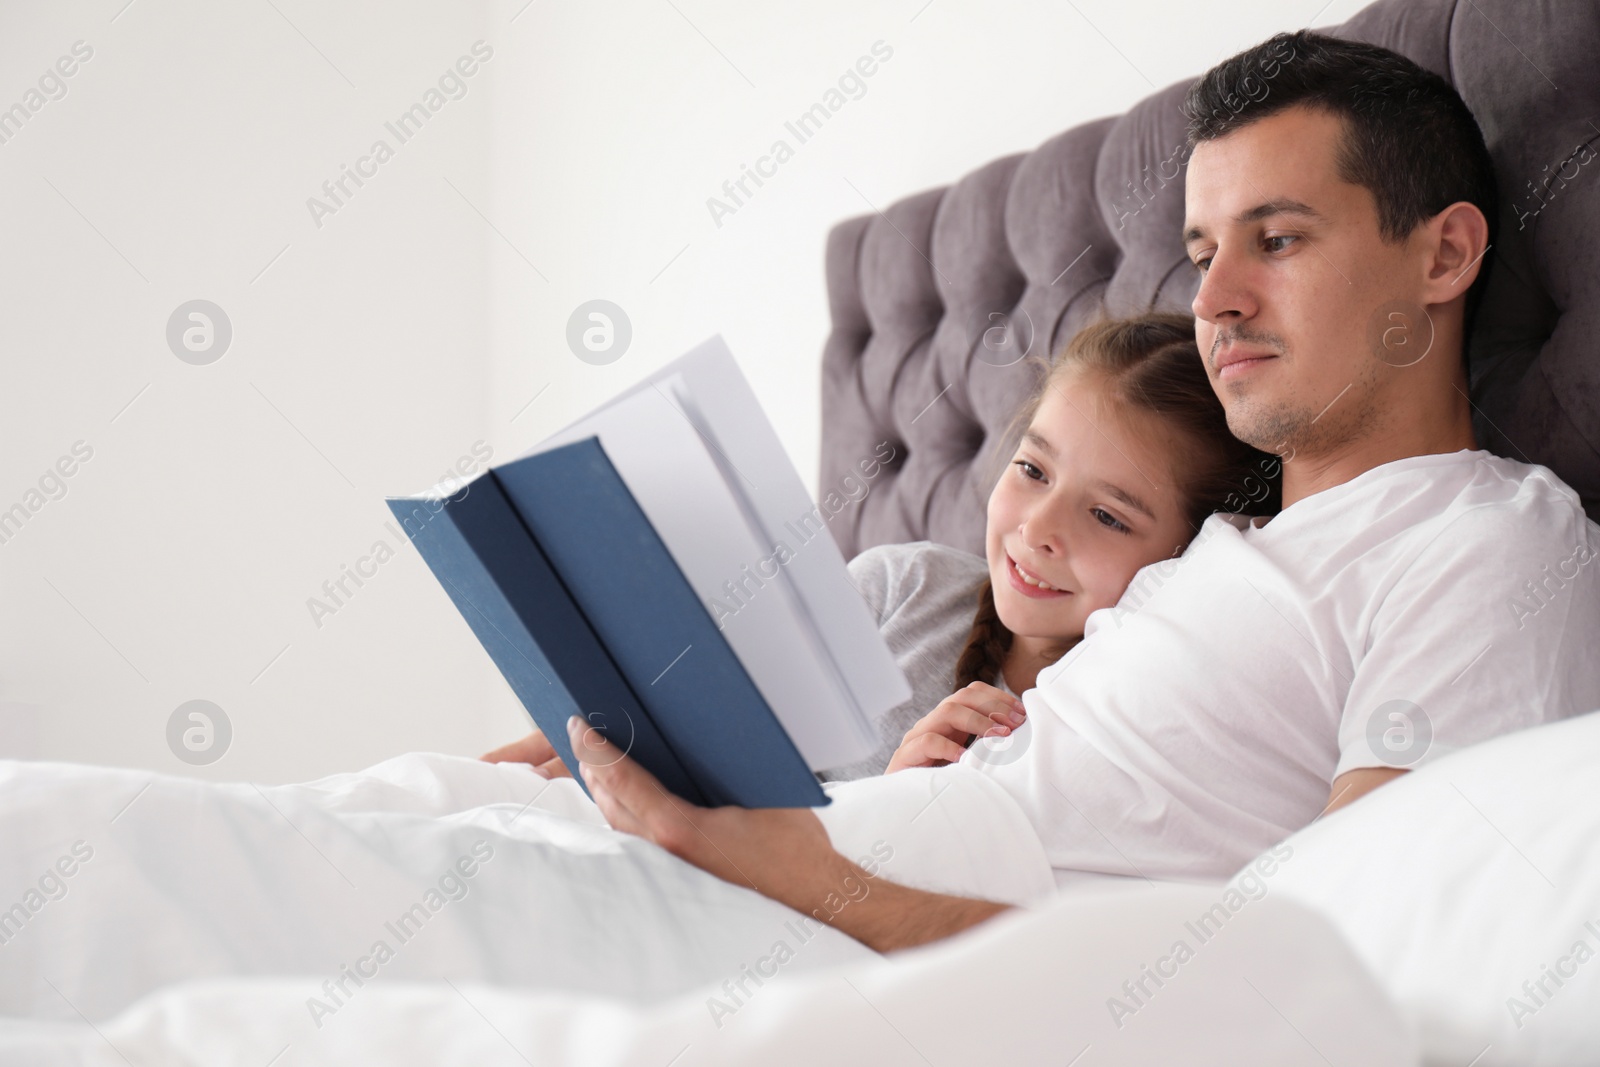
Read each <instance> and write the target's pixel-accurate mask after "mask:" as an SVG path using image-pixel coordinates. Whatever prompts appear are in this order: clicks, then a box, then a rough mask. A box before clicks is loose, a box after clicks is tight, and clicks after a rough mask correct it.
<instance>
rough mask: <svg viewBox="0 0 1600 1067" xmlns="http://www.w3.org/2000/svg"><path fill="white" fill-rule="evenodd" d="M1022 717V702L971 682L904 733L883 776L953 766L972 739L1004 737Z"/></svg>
mask: <svg viewBox="0 0 1600 1067" xmlns="http://www.w3.org/2000/svg"><path fill="white" fill-rule="evenodd" d="M1026 718H1027V711H1026V710H1025V709H1024V708H1023V706H1022V701H1020V700H1018V699H1017V698H1016V697H1014V696H1011V695H1010V694H1008V693H1005V692H1002V691H1001V690H999V689H996V688H995V687H994V686H992V685H988V684H985V683H984V682H973V683H971V684H969V685H968V686H967V687H966V688H964V689H958V690H956V691H955V692H954V693H951V694H950V695H949V696H947V697H945V698H944V700H942V701H940V703H939V706H938V707H936V708H934V709H933V710H932V711H930V712H928V714H926V715H924V716H923V717H922V718H921V719H919V720H917V724H916V725H915V726H913V727H912V728H911V729H909V730H907V731H906V736H905V737H904V738H902V739H901V741H900V747H899V748H898V749H896V750H895V753H894V756H893V757H892V758H891V759H890V760H889V766H888V767H887V768H886V769H885V770H884V772H883V773H884V774H893V773H894V772H895V771H900V770H904V769H905V768H907V767H942V766H944V765H945V764H947V763H955V762H956V761H957V760H959V759H960V758H961V754H962V753H963V752H965V751H966V747H967V745H969V744H971V743H972V739H973V738H974V737H1006V736H1008V735H1010V733H1011V731H1012V730H1014V729H1016V728H1017V727H1018V726H1021V725H1022V723H1023V721H1024V720H1025V719H1026Z"/></svg>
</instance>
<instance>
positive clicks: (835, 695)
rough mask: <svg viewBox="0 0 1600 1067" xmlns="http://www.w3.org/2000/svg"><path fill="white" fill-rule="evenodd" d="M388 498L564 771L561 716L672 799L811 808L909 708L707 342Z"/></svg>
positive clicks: (813, 514)
mask: <svg viewBox="0 0 1600 1067" xmlns="http://www.w3.org/2000/svg"><path fill="white" fill-rule="evenodd" d="M388 504H389V507H390V510H391V511H392V512H393V513H394V515H395V517H396V519H397V520H398V521H399V523H400V525H401V526H402V528H403V529H404V530H405V532H406V535H407V537H408V538H409V539H410V540H411V542H412V543H413V544H414V545H415V546H416V547H417V549H418V551H419V553H420V554H421V556H422V558H423V560H424V561H425V562H426V563H427V565H428V567H429V568H430V569H431V570H432V571H433V573H434V575H435V576H436V577H437V578H438V580H439V582H440V585H441V586H442V587H443V589H444V591H445V592H446V594H447V595H449V597H450V599H451V601H452V602H453V603H454V604H455V606H456V608H457V609H458V610H459V611H460V612H461V615H462V617H463V618H464V619H465V620H466V622H467V624H468V626H469V627H470V628H471V629H472V631H473V633H474V634H475V635H476V636H477V637H478V639H479V641H480V642H481V643H482V644H483V647H484V649H485V650H486V651H487V652H488V654H489V656H490V658H491V659H492V660H493V661H494V663H495V665H496V666H497V667H498V668H499V669H500V672H501V674H502V675H503V676H504V677H505V679H506V681H507V683H508V684H509V685H510V687H511V689H512V691H513V692H514V693H515V694H516V696H517V697H518V699H519V700H520V701H521V702H522V704H523V706H524V707H525V708H526V709H527V711H528V713H529V715H530V716H531V717H532V719H533V721H534V723H535V724H536V725H537V726H538V727H539V728H540V729H541V730H542V731H544V734H545V736H546V737H547V738H548V739H549V740H550V742H551V744H552V746H553V747H554V748H555V749H556V752H557V753H558V754H559V755H560V756H561V758H562V760H563V762H565V763H567V765H568V766H569V767H571V766H574V759H573V753H572V750H571V747H570V744H569V742H568V739H567V731H566V722H567V719H568V718H569V717H570V716H571V715H573V714H578V715H582V716H583V717H584V719H585V720H586V721H587V722H588V723H589V725H590V727H591V728H593V729H595V730H597V731H599V732H600V733H602V734H603V735H605V736H606V737H607V738H608V739H609V740H611V741H612V742H613V743H615V744H616V745H617V746H618V748H620V749H622V750H623V751H625V752H627V753H628V754H629V755H630V756H632V757H633V758H635V759H637V760H638V761H639V762H640V763H641V764H642V765H643V766H644V767H645V768H646V769H647V770H649V771H650V772H651V773H653V774H655V775H656V777H657V778H659V779H660V780H661V782H662V784H663V786H664V787H666V788H667V789H669V790H671V791H672V792H674V793H676V794H678V795H679V796H682V797H683V798H684V799H686V800H691V801H693V802H695V803H698V804H704V805H709V806H718V805H723V804H737V805H740V806H742V807H812V806H819V805H822V804H826V803H827V802H828V801H827V795H826V794H825V793H824V792H823V791H822V789H821V788H820V786H819V785H818V783H817V780H816V776H815V774H814V772H815V771H820V770H826V769H828V768H831V767H836V766H840V765H843V764H846V763H850V762H854V761H856V760H859V759H863V758H865V757H867V756H868V755H870V754H871V753H872V752H873V751H874V750H875V749H876V748H877V745H878V743H879V739H878V737H877V734H876V731H875V729H874V726H873V724H874V723H875V722H876V721H877V718H878V716H879V715H880V714H881V713H882V712H884V711H886V710H888V709H889V708H892V707H894V706H896V705H898V704H900V703H903V702H904V701H905V700H907V699H909V697H910V695H911V693H910V686H909V685H908V684H907V682H906V679H905V676H904V675H903V674H902V672H901V671H900V669H899V668H898V666H897V665H896V664H895V662H894V659H893V656H892V655H891V654H890V652H889V649H888V647H887V645H886V644H885V643H884V641H883V638H882V637H881V636H880V635H879V633H878V629H877V623H876V620H875V619H874V618H873V617H872V615H871V613H870V612H869V611H868V610H867V607H866V604H865V603H864V602H863V601H862V600H861V598H860V595H859V594H858V593H857V592H856V590H855V587H854V585H853V584H852V583H851V582H850V578H849V574H848V572H847V570H846V568H845V564H844V558H843V556H842V555H841V554H840V552H839V550H838V547H837V545H836V544H835V543H834V541H833V539H832V537H831V535H829V534H828V531H827V528H826V525H827V518H826V516H825V515H824V513H823V512H822V511H820V510H819V509H818V508H817V506H816V505H815V504H814V503H813V502H812V501H811V498H810V495H809V494H808V493H807V491H806V489H805V486H804V483H803V482H802V481H801V479H800V477H799V474H798V473H797V472H796V471H795V469H794V466H793V464H792V463H791V462H790V461H789V458H788V456H787V454H786V453H785V452H784V450H783V447H782V444H781V442H780V441H779V440H778V437H777V434H776V432H775V431H774V430H773V428H772V425H771V423H770V422H769V421H768V420H767V418H766V416H765V414H764V413H763V412H762V410H761V407H760V404H759V403H758V402H757V400H756V397H755V394H754V392H753V390H751V389H750V386H749V383H748V382H747V381H746V380H745V378H744V376H743V374H742V373H741V372H740V371H739V368H738V364H737V363H736V362H735V361H734V359H733V356H732V354H731V353H730V352H729V351H728V349H727V346H726V345H725V344H724V343H723V342H722V339H721V338H720V337H713V338H711V339H710V340H708V341H706V342H705V343H703V344H701V345H699V346H697V347H696V348H695V349H693V350H691V351H690V352H689V353H687V354H685V355H684V356H682V357H680V358H678V359H677V360H674V361H673V362H671V363H669V364H668V365H667V366H665V367H664V368H662V369H661V370H660V371H658V372H656V373H655V374H653V375H650V376H649V377H647V378H646V379H644V380H643V381H642V382H640V383H638V384H637V385H635V386H633V387H631V388H629V389H627V390H625V391H623V392H622V393H621V394H619V395H618V396H616V397H614V398H612V399H611V400H610V401H608V402H606V403H605V404H603V405H601V406H600V407H599V408H597V409H595V410H594V411H592V412H590V413H589V414H587V415H585V416H584V417H582V418H580V419H578V420H577V421H576V422H574V423H572V424H570V425H569V426H567V427H566V428H564V429H562V430H561V431H559V432H557V433H555V434H553V435H551V436H550V437H548V438H546V439H545V440H544V441H542V442H540V443H539V444H538V445H536V446H535V447H534V448H533V449H531V450H529V451H528V452H526V453H524V454H523V455H521V456H519V457H518V458H516V459H514V460H512V461H510V462H507V463H504V464H501V465H498V466H496V467H493V468H491V469H489V470H488V471H485V472H484V473H482V474H480V475H479V476H478V477H477V478H475V479H473V480H472V481H470V482H468V483H466V484H465V485H464V486H459V487H436V489H435V490H434V491H430V492H429V493H424V494H421V495H418V496H413V497H396V498H390V499H389V500H388ZM580 784H581V779H580Z"/></svg>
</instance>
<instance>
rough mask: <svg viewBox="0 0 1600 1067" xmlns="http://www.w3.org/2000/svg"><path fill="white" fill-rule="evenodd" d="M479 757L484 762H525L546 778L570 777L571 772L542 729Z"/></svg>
mask: <svg viewBox="0 0 1600 1067" xmlns="http://www.w3.org/2000/svg"><path fill="white" fill-rule="evenodd" d="M481 758H482V759H483V761H484V762H485V763H527V764H529V765H531V766H532V767H533V769H534V771H535V772H536V773H538V774H541V775H543V776H544V777H546V778H571V777H572V772H571V771H569V770H568V769H567V765H566V764H565V763H562V762H561V757H560V756H557V755H556V750H555V747H554V746H553V745H551V744H550V742H549V740H548V739H547V738H546V737H545V736H544V731H543V730H535V731H533V733H531V734H529V735H528V736H527V737H524V738H523V739H522V740H520V741H513V742H511V743H510V744H509V745H501V746H500V747H499V748H497V749H495V750H494V751H493V752H485V753H484V754H483V756H482V757H481Z"/></svg>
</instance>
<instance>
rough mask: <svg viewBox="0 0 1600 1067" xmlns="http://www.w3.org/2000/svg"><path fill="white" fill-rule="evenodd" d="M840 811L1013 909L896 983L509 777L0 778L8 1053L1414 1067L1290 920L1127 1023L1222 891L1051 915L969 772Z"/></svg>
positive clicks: (1115, 901) (577, 802)
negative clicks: (265, 781)
mask: <svg viewBox="0 0 1600 1067" xmlns="http://www.w3.org/2000/svg"><path fill="white" fill-rule="evenodd" d="M896 783H897V784H896ZM834 788H835V790H837V792H836V794H835V795H836V796H837V797H838V802H837V803H836V804H835V805H833V806H832V807H831V808H829V809H823V810H824V818H825V822H826V823H827V825H828V827H829V832H830V834H831V835H832V836H833V838H834V841H835V844H836V845H838V846H839V847H840V849H841V851H843V852H845V853H846V855H849V856H851V857H852V858H858V857H859V858H861V859H864V860H866V859H870V860H871V861H872V862H871V863H870V865H869V866H870V869H875V870H876V871H878V872H879V873H880V874H881V875H882V876H884V877H889V878H893V879H895V880H897V881H903V882H909V883H911V884H918V885H924V886H927V887H929V888H939V889H945V890H948V891H952V892H965V893H969V894H972V895H981V896H988V897H990V898H993V899H1005V900H1009V901H1014V902H1018V903H1022V902H1032V903H1033V904H1034V906H1035V910H1033V911H1031V912H1027V911H1024V912H1019V913H1016V914H1014V915H1013V916H1010V917H1007V918H1005V919H1003V920H1001V921H998V922H996V923H992V924H988V925H987V926H986V927H984V928H982V929H980V930H979V931H975V932H974V933H973V934H971V935H967V936H964V937H962V938H958V939H955V940H952V941H950V942H947V943H945V944H942V945H939V946H935V947H932V948H930V949H926V950H921V951H919V952H913V953H906V954H901V955H898V956H896V957H893V958H892V959H887V960H886V959H884V958H882V957H879V956H877V955H876V954H874V953H872V952H870V951H869V950H867V949H865V948H864V947H862V946H861V945H859V944H858V943H856V942H854V941H852V940H850V939H849V938H847V937H845V936H844V935H842V934H839V933H838V932H836V931H834V930H832V929H830V928H828V927H826V926H825V925H823V924H822V923H819V922H816V921H809V920H807V919H806V918H805V917H803V916H800V915H799V914H797V913H795V912H793V911H790V910H789V909H787V908H784V907H782V906H780V905H778V904H775V903H773V902H771V901H769V900H767V899H765V898H763V897H760V896H758V895H756V894H754V893H751V892H748V891H746V890H743V889H739V888H736V887H733V886H731V885H728V884H726V883H723V882H720V881H718V880H716V879H714V878H711V877H710V876H708V875H705V874H703V873H702V872H700V871H697V870H695V869H693V868H691V867H689V866H687V865H685V864H683V863H681V862H679V861H678V860H676V859H674V858H673V857H671V856H669V855H667V854H666V853H664V852H662V851H660V850H659V849H657V848H655V847H654V846H651V845H648V844H646V843H644V842H642V841H639V840H636V839H633V838H630V837H627V836H625V835H619V834H616V833H614V832H612V831H611V830H609V829H608V828H606V827H605V826H604V823H603V821H602V820H601V819H600V817H599V815H598V812H597V811H596V810H595V809H594V807H593V806H592V805H591V804H590V803H589V802H588V801H587V799H586V798H585V797H584V796H583V794H582V793H581V791H579V790H578V788H577V786H576V785H575V784H574V783H572V782H570V781H564V780H560V781H555V782H546V781H544V780H543V779H540V778H538V777H537V776H536V775H534V774H533V773H532V772H531V771H530V770H529V769H528V768H526V767H522V766H519V765H490V764H483V763H479V762H477V761H475V760H467V759H460V758H453V757H445V756H432V755H411V756H405V757H400V758H398V759H395V760H391V761H388V762H387V763H384V764H380V765H379V766H377V767H374V768H371V769H370V770H368V771H365V772H362V773H359V774H349V775H338V776H335V777H332V778H328V779H324V780H322V781H319V782H313V783H309V784H306V785H296V786H281V787H256V786H253V785H248V784H243V785H239V784H227V785H218V784H207V783H198V782H193V781H189V780H185V779H176V778H166V777H157V776H151V775H149V774H147V773H141V772H133V771H118V770H108V769H104V768H91V767H80V766H73V765H64V764H27V763H0V840H3V842H4V845H5V847H4V849H3V850H0V909H5V910H4V911H3V912H0V1017H3V1018H0V1062H3V1063H7V1064H10V1063H17V1064H24V1063H25V1064H48V1063H84V1064H91V1063H92V1064H98V1063H108V1064H109V1063H117V1064H121V1063H132V1064H143V1063H157V1062H162V1063H207V1064H211V1063H239V1064H250V1065H253V1067H265V1065H267V1064H273V1065H275V1067H290V1065H293V1064H311V1063H341V1064H349V1063H384V1064H402V1063H419V1064H424V1063H426V1064H436V1063H455V1062H460V1063H471V1064H484V1063H498V1062H505V1063H521V1062H528V1063H573V1064H590V1063H651V1064H660V1065H666V1064H669V1063H678V1064H683V1065H687V1064H690V1063H705V1062H749V1061H752V1060H760V1061H761V1062H816V1061H817V1059H818V1058H820V1057H822V1056H831V1057H835V1058H838V1057H844V1059H845V1061H846V1062H863V1061H866V1060H887V1061H889V1062H908V1063H956V1062H979V1061H987V1060H991V1059H993V1061H995V1062H999V1061H1008V1062H1032V1061H1035V1060H1037V1061H1039V1062H1045V1061H1048V1062H1056V1063H1069V1062H1077V1061H1075V1060H1074V1057H1075V1056H1080V1055H1081V1056H1082V1057H1083V1058H1082V1061H1081V1062H1082V1063H1083V1064H1084V1067H1088V1065H1090V1064H1094V1063H1102V1064H1103V1063H1139V1062H1155V1061H1157V1060H1165V1061H1167V1062H1174V1061H1175V1057H1180V1054H1181V1059H1182V1061H1183V1062H1190V1063H1237V1062H1262V1063H1266V1062H1271V1063H1279V1064H1291V1063H1321V1062H1323V1057H1324V1056H1328V1057H1334V1062H1361V1063H1368V1064H1382V1063H1405V1062H1411V1057H1410V1054H1409V1052H1408V1046H1407V1044H1406V1039H1405V1037H1404V1036H1403V1034H1402V1032H1401V1030H1400V1027H1399V1023H1398V1022H1397V1018H1396V1016H1395V1014H1394V1011H1393V1009H1392V1008H1391V1007H1390V1006H1389V1005H1388V1003H1387V1002H1386V1001H1385V999H1384V998H1383V996H1382V995H1381V994H1380V993H1379V992H1378V990H1377V988H1376V986H1375V985H1374V984H1373V982H1372V980H1371V979H1370V978H1369V977H1368V976H1367V975H1366V974H1365V972H1364V971H1362V970H1361V968H1360V966H1359V965H1358V964H1357V963H1356V962H1355V960H1354V957H1353V956H1352V955H1351V954H1350V952H1349V951H1348V950H1347V949H1346V948H1345V947H1344V945H1343V942H1342V941H1341V940H1340V939H1339V938H1338V937H1337V935H1335V934H1334V933H1333V932H1332V930H1331V928H1330V927H1329V926H1328V925H1327V924H1326V923H1324V922H1322V921H1321V920H1317V919H1314V918H1312V917H1311V916H1310V915H1309V914H1308V913H1306V912H1304V911H1302V910H1300V909H1299V908H1297V907H1295V906H1293V905H1290V904H1287V903H1283V902H1280V901H1277V900H1273V899H1268V900H1263V901H1262V902H1261V903H1260V905H1258V906H1255V907H1254V908H1253V909H1252V910H1250V911H1248V912H1246V913H1243V914H1241V916H1240V917H1239V918H1238V919H1236V920H1235V922H1234V924H1233V925H1231V926H1230V927H1229V930H1230V933H1229V935H1228V937H1227V938H1225V939H1224V938H1218V939H1217V940H1216V942H1215V943H1214V944H1213V945H1212V946H1209V947H1207V948H1206V949H1203V950H1201V951H1200V952H1199V953H1198V954H1197V957H1196V958H1195V959H1194V960H1193V961H1190V962H1186V963H1185V965H1184V966H1183V968H1182V969H1181V971H1180V972H1179V974H1178V976H1177V977H1175V978H1173V979H1171V980H1170V981H1169V982H1167V983H1165V984H1164V985H1163V986H1162V987H1161V988H1160V990H1159V993H1158V994H1157V995H1154V996H1152V997H1150V999H1148V1001H1145V1000H1142V999H1141V1001H1140V1003H1139V1010H1138V1012H1137V1013H1136V1014H1133V1015H1131V1016H1130V1015H1129V1013H1128V1012H1127V1011H1126V1010H1125V1009H1124V1010H1123V1011H1122V1012H1121V1013H1119V1012H1117V1011H1115V1010H1111V1009H1110V1004H1111V1002H1112V1001H1113V1000H1114V999H1118V998H1121V999H1122V1000H1123V1003H1124V1004H1127V1003H1128V1001H1127V1000H1126V993H1125V992H1123V989H1124V988H1125V987H1124V986H1123V983H1125V982H1127V981H1129V980H1133V981H1139V980H1140V978H1141V973H1142V972H1141V968H1143V967H1146V966H1147V965H1150V964H1152V963H1153V962H1154V961H1156V960H1158V959H1159V958H1161V956H1162V955H1163V953H1166V952H1168V951H1169V950H1170V948H1171V944H1172V941H1173V940H1174V938H1175V937H1176V936H1178V934H1179V932H1180V931H1181V930H1182V924H1183V922H1184V921H1185V920H1186V919H1187V918H1191V917H1193V916H1194V915H1196V914H1198V913H1200V912H1202V911H1204V910H1205V908H1206V907H1208V906H1210V905H1212V904H1214V903H1215V900H1216V898H1217V894H1218V890H1217V889H1216V888H1206V887H1164V888H1161V889H1155V888H1142V889H1140V890H1139V891H1137V892H1133V893H1123V894H1120V895H1117V896H1099V897H1084V898H1081V899H1064V900H1054V899H1052V898H1051V897H1050V893H1051V891H1052V889H1053V882H1052V880H1051V877H1050V871H1049V868H1048V867H1047V866H1045V865H1044V861H1043V853H1042V850H1041V849H1040V847H1039V845H1038V842H1037V839H1036V838H1034V837H1033V836H1032V832H1031V830H1030V829H1029V828H1028V827H1027V825H1026V822H1025V821H1024V820H1022V819H1021V817H1020V813H1018V812H1016V810H1015V808H1014V805H1011V802H1010V801H1009V798H1007V797H1006V796H1005V795H1004V794H1003V793H1001V792H1000V791H999V790H996V789H993V787H992V786H990V785H988V784H987V782H986V780H984V779H982V778H981V776H978V775H960V774H957V775H933V774H926V773H907V774H903V775H897V776H895V779H892V780H891V779H885V780H880V781H879V782H877V783H875V784H873V785H870V786H862V787H857V788H845V787H834ZM852 812H853V813H855V814H852ZM860 891H863V892H870V882H869V883H866V884H864V886H863V887H862V889H861V890H860ZM850 903H851V900H850V894H848V893H847V894H846V895H845V896H842V897H840V898H838V899H837V900H835V901H832V902H830V903H829V904H828V905H827V906H828V907H829V908H830V909H835V910H836V909H838V908H843V907H848V906H849V905H850ZM1234 931H1237V932H1236V933H1235V932H1234ZM1308 964H1309V966H1308ZM1144 988H1145V989H1146V990H1147V991H1149V990H1151V989H1152V988H1153V987H1151V986H1150V985H1149V984H1148V980H1146V983H1145V986H1144ZM1352 1013H1355V1015H1356V1016H1358V1017H1360V1018H1362V1019H1363V1020H1365V1021H1366V1022H1367V1023H1368V1024H1369V1025H1367V1026H1366V1027H1365V1028H1363V1029H1360V1030H1352V1029H1351V1028H1350V1027H1349V1026H1348V1025H1347V1020H1348V1019H1350V1018H1351V1017H1352ZM1341 1057H1342V1058H1341Z"/></svg>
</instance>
